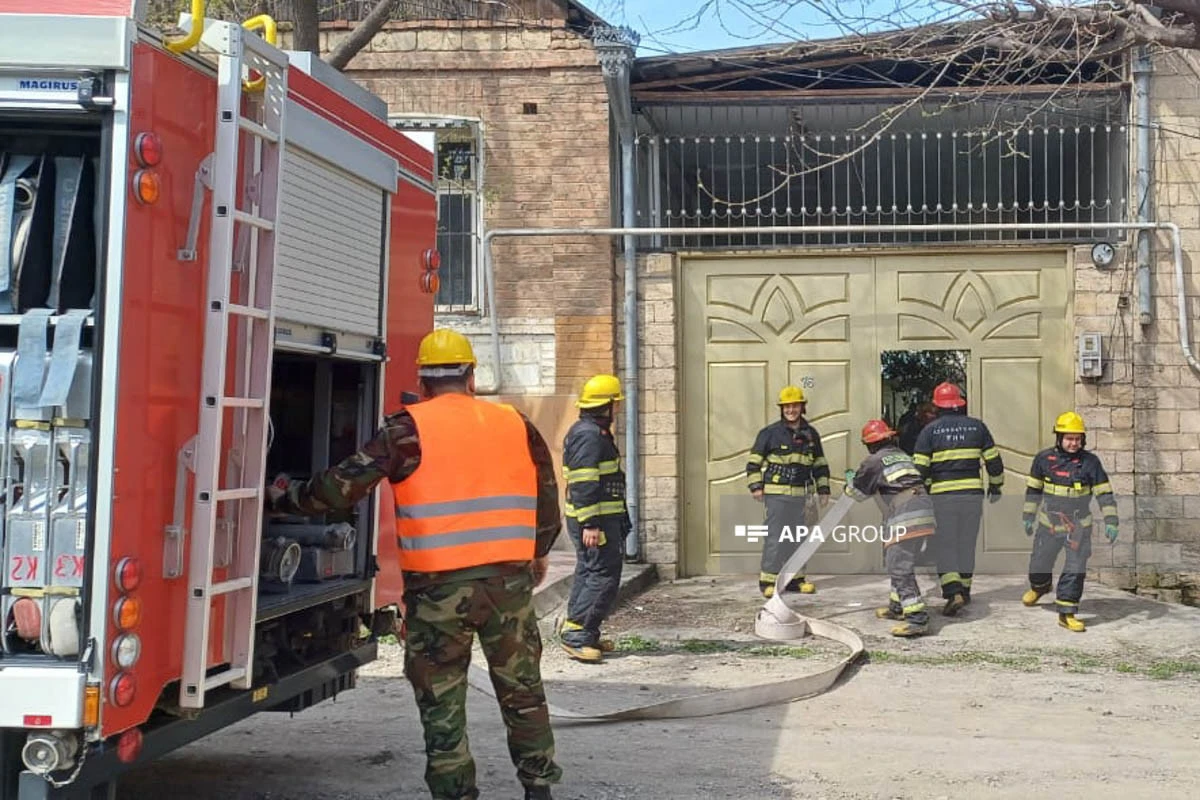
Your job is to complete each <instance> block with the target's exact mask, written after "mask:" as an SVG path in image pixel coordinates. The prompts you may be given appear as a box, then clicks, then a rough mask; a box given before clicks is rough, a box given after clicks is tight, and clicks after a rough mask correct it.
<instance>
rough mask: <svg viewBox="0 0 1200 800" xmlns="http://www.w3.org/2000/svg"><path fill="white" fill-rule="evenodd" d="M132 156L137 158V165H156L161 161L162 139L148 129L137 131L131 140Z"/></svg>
mask: <svg viewBox="0 0 1200 800" xmlns="http://www.w3.org/2000/svg"><path fill="white" fill-rule="evenodd" d="M133 157H134V158H136V159H137V163H138V166H139V167H157V166H158V165H159V164H160V163H162V157H163V149H162V140H161V139H159V138H158V134H155V133H150V132H149V131H146V132H145V133H139V134H138V135H137V136H136V137H135V138H134V140H133Z"/></svg>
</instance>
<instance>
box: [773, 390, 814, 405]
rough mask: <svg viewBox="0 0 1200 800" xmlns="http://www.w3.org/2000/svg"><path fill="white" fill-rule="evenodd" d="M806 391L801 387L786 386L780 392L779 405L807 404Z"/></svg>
mask: <svg viewBox="0 0 1200 800" xmlns="http://www.w3.org/2000/svg"><path fill="white" fill-rule="evenodd" d="M807 402H808V398H806V397H805V396H804V390H803V389H801V388H800V387H799V386H785V387H783V388H782V389H780V390H779V405H784V404H785V403H807Z"/></svg>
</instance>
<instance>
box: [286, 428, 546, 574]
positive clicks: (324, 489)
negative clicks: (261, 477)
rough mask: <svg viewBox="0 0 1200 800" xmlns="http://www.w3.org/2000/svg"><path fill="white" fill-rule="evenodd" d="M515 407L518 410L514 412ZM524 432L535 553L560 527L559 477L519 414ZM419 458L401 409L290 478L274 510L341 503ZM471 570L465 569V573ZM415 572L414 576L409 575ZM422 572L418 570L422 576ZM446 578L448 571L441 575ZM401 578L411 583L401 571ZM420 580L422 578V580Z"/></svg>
mask: <svg viewBox="0 0 1200 800" xmlns="http://www.w3.org/2000/svg"><path fill="white" fill-rule="evenodd" d="M517 413H520V412H517ZM521 419H522V420H524V422H525V430H526V432H527V434H528V442H529V454H530V456H531V457H532V458H533V463H534V464H535V465H536V466H537V475H538V497H537V546H536V555H537V557H539V558H540V557H542V556H544V555H546V554H547V553H549V552H550V548H551V547H553V545H554V542H555V540H557V538H558V535H559V533H560V532H561V531H562V514H561V509H560V506H559V501H558V480H557V478H556V476H555V474H554V461H553V459H552V458H551V456H550V448H549V447H547V446H546V440H545V439H543V438H542V435H541V433H540V432H539V431H538V429H537V428H535V427H534V426H533V423H531V422H530V421H529V419H528V418H527V417H526V416H525V415H524V414H521ZM420 463H421V443H420V441H419V440H418V436H417V429H416V425H415V424H414V423H413V418H412V415H411V414H409V413H408V412H407V411H404V410H401V411H398V412H397V413H395V414H392V415H390V416H388V417H386V418H385V419H384V421H383V427H381V428H380V429H379V430H378V431H377V432H376V433H375V436H374V437H372V439H371V440H370V441H369V442H367V443H366V444H364V445H363V446H362V447H361V448H359V450H358V452H357V453H354V454H353V455H351V456H348V457H347V458H346V459H345V460H343V461H342V462H341V463H340V464H337V465H336V466H333V467H330V468H329V469H327V470H325V471H324V472H322V473H320V474H318V475H314V476H313V477H312V478H310V479H309V480H307V481H292V482H291V483H290V484H289V485H288V489H287V493H286V494H285V495H284V496H283V497H281V498H279V500H278V501H276V503H275V505H274V508H275V510H276V511H280V512H284V513H288V514H300V515H304V516H311V515H317V514H323V513H325V512H326V511H330V510H332V509H346V508H351V507H353V506H354V505H355V504H356V503H358V502H359V501H360V500H362V499H363V498H364V497H366V496H367V495H368V494H369V493H370V492H371V490H372V489H374V488H375V485H376V484H378V483H379V482H380V481H382V480H388V481H391V482H392V483H399V482H401V481H403V480H404V479H405V478H407V477H408V476H409V475H412V474H413V473H414V472H416V470H417V467H418V466H419V465H420ZM505 569H506V568H505V567H504V566H502V565H491V564H489V565H486V566H482V567H472V568H471V569H470V570H458V571H457V573H456V575H455V577H456V578H467V577H483V576H486V575H494V574H499V573H501V572H503V571H505ZM468 572H469V573H470V575H467V573H468ZM414 577H415V576H414ZM424 577H425V576H422V578H424ZM443 579H449V576H443ZM405 581H406V583H410V584H411V583H413V582H415V581H411V580H410V576H408V575H406V576H405ZM422 582H424V581H422Z"/></svg>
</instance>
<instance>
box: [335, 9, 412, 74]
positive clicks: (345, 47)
mask: <svg viewBox="0 0 1200 800" xmlns="http://www.w3.org/2000/svg"><path fill="white" fill-rule="evenodd" d="M395 4H396V3H395V0H379V2H378V3H376V4H375V7H374V8H372V9H371V13H370V14H368V15H367V16H366V17H365V18H363V20H362V21H361V22H359V23H358V25H357V26H356V27H355V28H354V30H353V31H351V32H350V35H349V36H347V37H346V38H345V39H343V40H342V43H341V44H339V45H338V46H337V49H335V50H334V51H333V52H332V53H330V54H329V55H328V56H326V58H325V61H326V63H328V64H329V65H330V66H331V67H333V68H334V69H345V68H346V65H347V64H349V63H350V59H352V58H354V56H356V55H358V51H359V50H362V49H363V48H364V47H366V46H367V44H368V43H369V42H370V41H371V39H373V38H375V34H377V33H379V31H380V30H382V29H383V25H384V23H385V22H387V21H388V18H389V17H390V16H391V13H392V7H393V6H395Z"/></svg>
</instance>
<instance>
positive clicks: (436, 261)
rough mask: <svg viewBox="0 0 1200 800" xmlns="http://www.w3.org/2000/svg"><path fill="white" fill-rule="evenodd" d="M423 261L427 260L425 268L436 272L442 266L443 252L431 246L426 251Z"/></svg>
mask: <svg viewBox="0 0 1200 800" xmlns="http://www.w3.org/2000/svg"><path fill="white" fill-rule="evenodd" d="M423 261H424V262H425V269H427V270H429V271H431V272H436V271H437V270H438V268H439V267H441V266H442V254H441V253H439V252H438V251H437V249H436V248H433V247H431V248H429V249H428V250H426V251H425V255H424V257H423Z"/></svg>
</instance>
